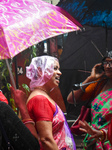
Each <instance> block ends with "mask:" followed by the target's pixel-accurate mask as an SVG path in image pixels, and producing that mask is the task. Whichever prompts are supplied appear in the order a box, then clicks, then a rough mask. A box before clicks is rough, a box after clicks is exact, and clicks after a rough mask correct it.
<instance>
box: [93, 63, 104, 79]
mask: <svg viewBox="0 0 112 150" xmlns="http://www.w3.org/2000/svg"><path fill="white" fill-rule="evenodd" d="M103 75H104V71H103V69H102V64H101V63H99V64H96V65H95V66H94V67H93V68H92V71H91V75H90V76H91V77H92V78H93V79H94V80H96V79H98V78H101V77H102V76H103Z"/></svg>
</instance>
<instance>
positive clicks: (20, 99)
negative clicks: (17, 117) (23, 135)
mask: <svg viewBox="0 0 112 150" xmlns="http://www.w3.org/2000/svg"><path fill="white" fill-rule="evenodd" d="M10 89H11V92H12V93H13V95H14V100H15V104H16V105H17V107H18V108H19V110H20V114H21V117H22V119H30V116H29V113H28V110H27V106H26V101H27V97H26V94H25V93H24V92H23V91H21V90H15V89H14V88H13V87H10ZM25 125H26V127H27V128H28V129H29V130H30V132H31V133H32V134H33V136H35V138H37V139H38V135H37V132H36V130H35V127H34V125H33V124H32V123H27V124H25Z"/></svg>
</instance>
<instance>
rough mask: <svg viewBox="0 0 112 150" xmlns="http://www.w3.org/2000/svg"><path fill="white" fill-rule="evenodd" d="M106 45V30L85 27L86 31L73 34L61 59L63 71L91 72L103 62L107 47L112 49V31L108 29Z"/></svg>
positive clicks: (67, 41) (69, 35) (65, 46)
mask: <svg viewBox="0 0 112 150" xmlns="http://www.w3.org/2000/svg"><path fill="white" fill-rule="evenodd" d="M107 41H108V43H107V44H106V34H105V28H101V27H90V26H85V31H82V32H79V33H78V34H76V33H75V32H71V33H69V34H68V37H67V39H66V42H65V44H64V48H63V53H62V55H61V57H60V64H61V69H77V70H79V71H81V70H82V71H85V72H86V71H91V69H92V67H93V66H94V65H95V64H96V63H99V62H101V61H102V58H103V56H104V55H105V52H106V46H107V47H108V49H109V50H111V49H112V30H111V29H108V36H107Z"/></svg>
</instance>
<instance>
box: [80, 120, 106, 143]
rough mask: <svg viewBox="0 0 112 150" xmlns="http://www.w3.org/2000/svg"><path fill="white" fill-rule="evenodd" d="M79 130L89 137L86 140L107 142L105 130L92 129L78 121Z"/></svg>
mask: <svg viewBox="0 0 112 150" xmlns="http://www.w3.org/2000/svg"><path fill="white" fill-rule="evenodd" d="M79 125H80V128H79V129H80V130H81V131H83V132H85V133H88V134H89V135H91V136H90V137H89V138H88V140H90V139H95V140H96V141H97V140H98V141H102V142H103V141H105V140H107V130H104V129H102V130H96V129H93V128H92V127H91V126H90V125H89V124H88V123H87V122H86V121H84V122H82V121H81V120H80V121H79Z"/></svg>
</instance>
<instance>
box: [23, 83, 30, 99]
mask: <svg viewBox="0 0 112 150" xmlns="http://www.w3.org/2000/svg"><path fill="white" fill-rule="evenodd" d="M22 87H23V88H24V89H25V92H26V95H27V96H28V93H30V89H29V87H28V85H27V84H22Z"/></svg>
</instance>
